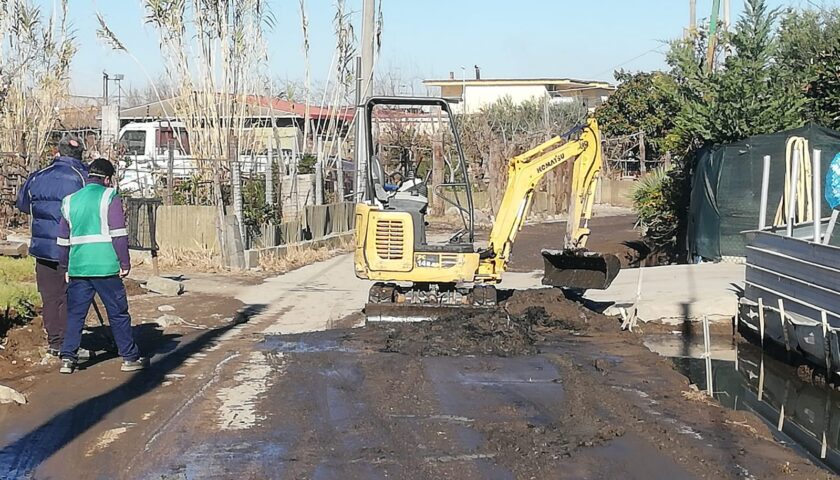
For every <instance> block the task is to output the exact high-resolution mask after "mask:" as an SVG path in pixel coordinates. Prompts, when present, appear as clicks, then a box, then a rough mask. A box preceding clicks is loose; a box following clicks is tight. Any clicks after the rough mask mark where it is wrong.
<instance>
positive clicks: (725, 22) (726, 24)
mask: <svg viewBox="0 0 840 480" xmlns="http://www.w3.org/2000/svg"><path fill="white" fill-rule="evenodd" d="M730 26H731V25H730V23H729V0H723V29H724V30H725V31H728V30H729V27H730Z"/></svg>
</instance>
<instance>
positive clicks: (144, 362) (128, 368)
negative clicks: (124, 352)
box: [120, 357, 149, 372]
mask: <svg viewBox="0 0 840 480" xmlns="http://www.w3.org/2000/svg"><path fill="white" fill-rule="evenodd" d="M148 366H149V359H148V358H145V357H140V358H138V359H137V360H123V363H122V366H121V367H120V370H122V371H123V372H136V371H137V370H143V369H145V368H146V367H148Z"/></svg>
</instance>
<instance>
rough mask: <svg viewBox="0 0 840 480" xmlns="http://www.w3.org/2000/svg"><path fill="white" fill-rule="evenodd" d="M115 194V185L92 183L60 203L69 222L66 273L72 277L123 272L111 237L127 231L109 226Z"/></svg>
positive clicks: (60, 241) (110, 274)
mask: <svg viewBox="0 0 840 480" xmlns="http://www.w3.org/2000/svg"><path fill="white" fill-rule="evenodd" d="M116 195H117V191H116V190H114V189H113V188H106V187H104V186H102V185H99V184H96V183H91V184H88V185H87V186H86V187H85V188H83V189H81V190H79V191H78V192H76V193H74V194H72V195H68V196H67V197H65V198H64V200H63V201H62V202H61V215H62V216H63V217H64V218H65V219H66V220H67V223H68V224H69V225H70V239H69V242H68V243H69V246H70V260H69V263H68V265H67V273H68V274H69V275H70V276H71V277H110V276H113V275H117V274H119V273H120V261H119V258H117V252H116V251H115V250H114V246H113V244H112V243H111V237H112V236H118V235H125V232H124V231H122V230H120V231H111V230H110V229H109V227H108V208H109V207H110V205H111V201H112V200H113V199H114V197H115V196H116ZM61 243H62V240H61V239H59V244H61Z"/></svg>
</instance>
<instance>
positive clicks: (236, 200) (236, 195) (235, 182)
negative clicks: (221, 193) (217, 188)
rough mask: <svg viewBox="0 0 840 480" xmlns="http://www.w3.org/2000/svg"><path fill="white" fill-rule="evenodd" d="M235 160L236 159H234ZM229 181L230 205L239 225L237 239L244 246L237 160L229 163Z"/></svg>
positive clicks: (239, 172) (239, 176) (242, 206)
mask: <svg viewBox="0 0 840 480" xmlns="http://www.w3.org/2000/svg"><path fill="white" fill-rule="evenodd" d="M235 158H236V157H235ZM230 179H231V184H232V185H231V190H232V191H231V195H232V197H233V198H231V203H233V214H234V215H236V220H237V223H238V225H239V238H240V239H241V240H242V243H243V244H245V243H247V242H245V228H244V224H245V222H244V220H245V218H244V216H245V213H244V205H243V204H242V170H241V166H240V165H239V161H238V159H237V160H235V161H232V162H231V163H230Z"/></svg>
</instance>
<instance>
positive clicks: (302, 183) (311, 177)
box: [280, 174, 315, 216]
mask: <svg viewBox="0 0 840 480" xmlns="http://www.w3.org/2000/svg"><path fill="white" fill-rule="evenodd" d="M280 195H281V198H282V201H283V215H286V216H288V215H295V214H297V213H299V212H301V211H302V210H303V207H305V206H307V205H314V204H315V174H307V175H298V176H297V179H296V178H295V177H292V176H289V175H285V176H283V184H282V185H281V186H280Z"/></svg>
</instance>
